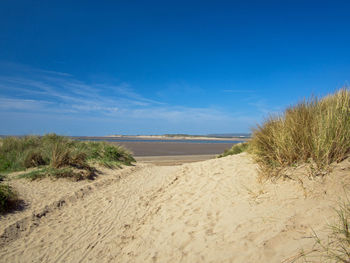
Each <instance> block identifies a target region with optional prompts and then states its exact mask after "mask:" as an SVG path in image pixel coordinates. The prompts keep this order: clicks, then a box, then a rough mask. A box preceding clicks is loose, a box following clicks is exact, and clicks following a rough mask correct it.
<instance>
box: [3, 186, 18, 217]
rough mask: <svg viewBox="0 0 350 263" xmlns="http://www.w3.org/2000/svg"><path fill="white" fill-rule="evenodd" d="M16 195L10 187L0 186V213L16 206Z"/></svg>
mask: <svg viewBox="0 0 350 263" xmlns="http://www.w3.org/2000/svg"><path fill="white" fill-rule="evenodd" d="M17 202H18V198H17V194H16V193H15V192H14V191H13V189H12V188H11V186H9V185H5V184H0V213H5V212H7V211H9V210H11V209H12V208H14V207H15V206H16V204H17Z"/></svg>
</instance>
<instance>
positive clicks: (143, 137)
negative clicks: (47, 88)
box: [75, 135, 250, 141]
mask: <svg viewBox="0 0 350 263" xmlns="http://www.w3.org/2000/svg"><path fill="white" fill-rule="evenodd" d="M77 137H78V138H101V139H102V138H109V139H130V140H132V139H135V140H137V139H141V140H168V141H172V140H173V141H176V140H208V141H248V140H249V139H250V137H248V136H241V137H238V136H237V137H212V136H199V135H198V136H197V135H194V136H192V135H188V136H166V135H108V136H103V137H89V136H77ZM75 138H76V137H75Z"/></svg>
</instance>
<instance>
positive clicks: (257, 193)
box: [0, 154, 350, 262]
mask: <svg viewBox="0 0 350 263" xmlns="http://www.w3.org/2000/svg"><path fill="white" fill-rule="evenodd" d="M349 167H350V163H349V161H344V162H343V163H342V164H340V165H338V166H337V167H336V168H335V169H334V171H333V172H332V173H331V174H329V175H328V176H326V177H317V178H313V179H308V177H307V176H306V174H305V172H306V170H305V169H304V168H300V169H296V170H292V171H289V172H288V173H289V177H290V178H291V179H288V180H282V179H279V180H277V181H275V182H272V181H266V182H259V180H258V178H259V177H258V169H257V166H256V164H255V163H254V162H253V161H252V159H251V157H250V156H249V155H248V154H239V155H236V156H228V157H225V158H221V159H212V160H207V161H202V162H195V163H186V164H182V165H176V166H174V165H173V166H159V165H154V164H152V163H139V164H137V165H136V166H135V167H128V168H125V169H122V170H108V169H103V171H101V172H102V174H101V175H100V176H99V177H98V179H96V180H95V181H92V182H91V181H90V182H78V183H73V182H70V181H67V180H57V181H51V180H41V181H37V182H27V181H26V182H24V181H23V180H14V181H12V182H11V183H12V184H13V185H14V187H16V188H18V189H19V190H21V193H22V194H23V197H24V199H25V200H27V202H29V204H28V205H27V207H26V209H25V210H23V211H19V212H16V213H12V214H8V215H6V216H5V217H2V218H1V219H0V222H1V227H0V234H1V238H0V262H287V261H286V260H288V259H291V258H292V257H293V256H295V255H297V254H298V251H299V249H300V248H304V249H305V250H307V249H310V248H311V247H312V245H313V244H314V240H313V239H311V238H310V236H311V235H312V231H315V232H317V233H318V234H319V236H320V237H321V238H324V237H325V235H326V232H325V229H326V226H327V223H328V222H332V221H333V220H334V219H335V211H334V209H333V208H334V207H336V205H337V203H338V202H339V200H341V199H343V198H345V191H346V189H347V187H348V184H349V182H350V173H349V171H350V169H349Z"/></svg>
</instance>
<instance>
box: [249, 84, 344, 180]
mask: <svg viewBox="0 0 350 263" xmlns="http://www.w3.org/2000/svg"><path fill="white" fill-rule="evenodd" d="M249 150H250V151H251V152H252V153H253V154H254V155H255V157H256V160H257V162H258V163H259V165H260V167H261V168H262V171H263V172H264V174H265V175H268V176H274V175H277V174H278V172H279V171H280V170H281V169H283V168H285V167H286V166H290V165H295V164H298V163H302V162H312V163H313V164H314V165H315V167H316V168H317V170H322V169H324V168H326V167H327V166H328V165H329V164H331V163H332V162H339V161H341V160H343V159H344V158H346V156H347V155H348V154H349V153H350V90H349V89H347V88H344V89H341V90H339V91H337V92H336V93H334V94H332V95H328V96H326V97H324V98H321V99H319V98H316V97H312V98H310V99H308V100H304V101H302V102H300V103H299V104H297V105H295V106H292V107H290V108H288V109H287V110H286V111H285V112H284V113H283V114H281V115H279V116H271V117H269V118H268V119H267V120H266V121H265V122H264V123H263V124H262V125H261V126H258V127H257V128H256V129H255V130H253V136H252V140H251V141H250V143H249Z"/></svg>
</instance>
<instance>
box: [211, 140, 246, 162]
mask: <svg viewBox="0 0 350 263" xmlns="http://www.w3.org/2000/svg"><path fill="white" fill-rule="evenodd" d="M247 149H248V143H247V142H243V143H237V144H234V145H233V146H232V147H231V148H230V149H227V150H225V151H224V152H223V153H222V154H220V155H219V156H218V158H221V157H225V156H228V155H235V154H239V153H242V152H245V151H246V150H247Z"/></svg>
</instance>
